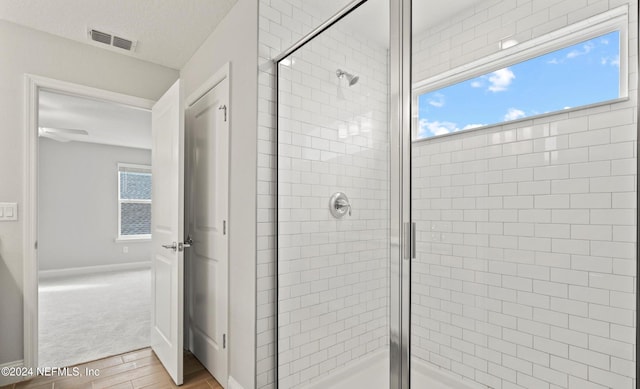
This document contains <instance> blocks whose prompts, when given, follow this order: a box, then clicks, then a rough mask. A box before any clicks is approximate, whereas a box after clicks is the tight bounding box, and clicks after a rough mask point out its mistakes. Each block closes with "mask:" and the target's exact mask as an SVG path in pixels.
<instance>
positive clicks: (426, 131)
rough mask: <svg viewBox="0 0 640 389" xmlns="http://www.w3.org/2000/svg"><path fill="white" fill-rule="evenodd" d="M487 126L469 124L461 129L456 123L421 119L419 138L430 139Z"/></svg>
mask: <svg viewBox="0 0 640 389" xmlns="http://www.w3.org/2000/svg"><path fill="white" fill-rule="evenodd" d="M484 125H485V124H467V125H466V126H464V127H462V128H460V127H458V125H457V124H456V123H452V122H441V121H438V120H434V121H432V122H430V121H429V120H428V119H420V123H419V127H420V128H419V129H418V137H419V138H424V137H430V136H435V135H444V134H450V133H452V132H457V131H462V130H470V129H472V128H477V127H482V126H484Z"/></svg>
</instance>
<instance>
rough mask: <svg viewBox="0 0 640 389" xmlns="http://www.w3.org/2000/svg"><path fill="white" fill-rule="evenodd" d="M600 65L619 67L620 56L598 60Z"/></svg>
mask: <svg viewBox="0 0 640 389" xmlns="http://www.w3.org/2000/svg"><path fill="white" fill-rule="evenodd" d="M600 64H602V65H611V66H617V67H620V54H618V55H616V56H615V57H602V58H601V59H600Z"/></svg>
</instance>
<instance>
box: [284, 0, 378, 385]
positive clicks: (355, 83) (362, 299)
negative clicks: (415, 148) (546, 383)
mask: <svg viewBox="0 0 640 389" xmlns="http://www.w3.org/2000/svg"><path fill="white" fill-rule="evenodd" d="M388 14H389V2H388V1H384V0H369V1H367V2H366V3H364V4H363V5H361V6H359V7H358V8H356V9H355V10H354V11H353V12H351V13H349V14H348V15H346V16H344V17H343V18H342V19H341V20H339V21H337V22H336V23H335V24H333V25H332V26H330V27H329V28H328V29H326V30H324V31H323V32H322V33H320V34H319V35H317V36H315V37H313V38H312V39H311V40H309V41H308V42H307V43H305V44H304V45H303V46H301V47H300V48H298V49H297V50H295V51H294V52H293V53H291V54H289V55H288V56H286V57H284V58H282V59H281V60H280V61H279V62H278V65H277V66H278V77H277V83H278V84H277V86H278V106H277V109H278V140H277V143H278V178H277V190H278V207H277V208H278V215H277V217H278V222H277V226H278V242H277V245H278V247H277V249H278V260H277V277H278V296H277V298H278V321H277V327H278V378H277V379H278V387H279V388H281V389H286V388H301V387H304V388H325V387H332V388H360V387H362V388H364V387H367V388H381V389H382V388H387V387H388V382H389V375H388V370H389V369H388V366H389V319H388V312H389V307H388V304H389V271H388V269H389V260H388V258H389V251H390V248H389V247H390V239H389V212H390V205H389V174H390V171H389V165H390V145H389V118H388V107H389V76H388V68H389V65H388V50H389V28H388V19H389V16H388ZM372 22H375V24H372Z"/></svg>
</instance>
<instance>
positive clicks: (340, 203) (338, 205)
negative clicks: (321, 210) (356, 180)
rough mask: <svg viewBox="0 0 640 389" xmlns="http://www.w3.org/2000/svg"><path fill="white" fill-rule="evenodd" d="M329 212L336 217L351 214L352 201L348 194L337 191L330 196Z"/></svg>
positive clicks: (339, 217)
mask: <svg viewBox="0 0 640 389" xmlns="http://www.w3.org/2000/svg"><path fill="white" fill-rule="evenodd" d="M329 212H331V215H333V217H335V218H336V219H341V218H343V217H344V216H345V215H346V214H347V213H349V216H351V202H350V201H349V198H348V197H347V195H346V194H344V193H342V192H336V193H334V194H332V195H331V197H330V198H329Z"/></svg>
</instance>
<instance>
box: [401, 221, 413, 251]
mask: <svg viewBox="0 0 640 389" xmlns="http://www.w3.org/2000/svg"><path fill="white" fill-rule="evenodd" d="M402 257H403V258H404V259H406V260H409V259H415V258H416V223H415V222H410V223H404V255H403V256H402Z"/></svg>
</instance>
